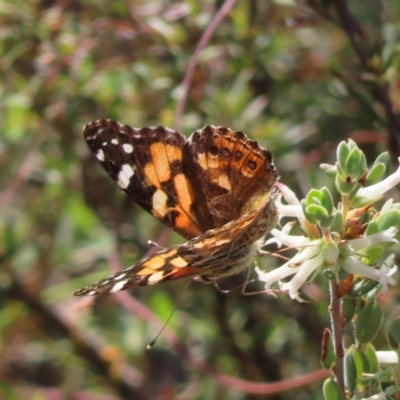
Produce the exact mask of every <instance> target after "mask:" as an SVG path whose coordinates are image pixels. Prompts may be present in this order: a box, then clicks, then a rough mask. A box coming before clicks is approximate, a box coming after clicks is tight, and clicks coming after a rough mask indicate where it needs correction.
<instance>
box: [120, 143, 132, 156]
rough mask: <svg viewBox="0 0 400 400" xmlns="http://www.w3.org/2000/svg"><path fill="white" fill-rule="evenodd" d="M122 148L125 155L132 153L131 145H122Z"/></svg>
mask: <svg viewBox="0 0 400 400" xmlns="http://www.w3.org/2000/svg"><path fill="white" fill-rule="evenodd" d="M122 148H123V149H124V152H125V153H127V154H130V153H132V151H133V146H132V145H131V144H129V143H124V144H123V145H122Z"/></svg>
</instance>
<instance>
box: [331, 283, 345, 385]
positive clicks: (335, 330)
mask: <svg viewBox="0 0 400 400" xmlns="http://www.w3.org/2000/svg"><path fill="white" fill-rule="evenodd" d="M329 289H330V296H331V301H330V304H329V313H330V316H331V331H332V337H333V347H334V349H335V356H336V361H335V371H334V372H335V375H336V381H337V383H338V385H339V386H340V387H341V388H342V390H343V392H344V362H343V361H344V351H343V325H342V318H341V307H340V306H341V300H340V297H339V290H338V289H339V288H338V284H337V283H336V281H335V280H330V281H329Z"/></svg>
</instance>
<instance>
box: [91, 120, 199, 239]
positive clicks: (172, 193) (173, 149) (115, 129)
mask: <svg viewBox="0 0 400 400" xmlns="http://www.w3.org/2000/svg"><path fill="white" fill-rule="evenodd" d="M84 136H85V139H86V141H87V143H88V145H89V147H90V149H91V150H92V152H93V153H94V155H95V156H96V158H97V159H98V160H99V161H100V163H101V164H102V165H103V167H104V169H105V170H106V171H107V172H108V173H109V174H110V176H111V177H112V178H113V179H114V180H115V181H116V182H117V184H118V186H119V187H120V188H121V189H122V190H123V191H124V192H126V193H127V194H128V195H129V196H131V197H132V198H133V199H134V200H135V201H136V202H137V203H138V204H139V205H140V206H142V207H143V208H144V209H145V210H146V211H148V212H150V213H151V214H152V215H154V216H155V217H156V218H158V219H159V220H161V221H162V222H164V223H165V224H166V225H167V226H168V227H169V228H171V229H173V230H175V231H176V232H178V233H179V234H181V235H182V236H184V237H186V238H188V239H189V238H192V237H195V236H198V235H199V234H201V229H200V226H199V223H198V221H197V218H196V216H195V215H194V214H193V212H192V210H191V204H192V203H193V202H194V191H193V187H192V184H191V183H190V181H189V180H188V179H187V177H186V175H185V174H183V166H182V151H183V147H184V144H185V142H186V139H185V137H184V136H183V135H182V134H180V133H179V132H176V131H173V130H170V129H168V128H164V127H154V128H153V127H150V128H141V129H134V128H131V127H130V126H127V125H122V124H120V123H118V122H115V121H112V120H100V121H96V122H93V123H91V124H89V125H87V126H86V127H85V129H84Z"/></svg>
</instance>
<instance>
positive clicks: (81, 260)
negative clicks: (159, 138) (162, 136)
mask: <svg viewBox="0 0 400 400" xmlns="http://www.w3.org/2000/svg"><path fill="white" fill-rule="evenodd" d="M223 4H224V3H223V2H222V1H211V0H201V1H194V0H184V1H181V2H176V1H161V0H152V1H144V0H142V1H137V2H136V1H135V2H129V1H122V0H113V1H100V0H59V1H51V0H42V1H39V0H34V1H22V0H17V1H11V0H2V1H1V2H0V54H1V57H0V71H1V75H2V79H1V82H0V127H1V131H0V168H1V169H0V190H1V195H0V196H1V197H0V261H1V266H0V268H1V269H0V391H2V393H3V395H4V396H5V398H8V399H22V398H24V399H31V398H32V399H33V398H35V399H42V398H43V399H53V398H54V399H56V398H57V399H58V398H61V397H62V396H65V398H67V397H68V396H69V395H71V396H72V395H75V396H76V398H84V399H92V398H93V399H115V398H128V399H134V398H135V399H136V398H137V399H141V398H143V399H147V398H159V399H251V398H264V397H265V396H266V395H261V394H258V395H256V394H254V393H249V390H247V389H246V388H247V386H246V381H248V382H263V383H266V382H279V381H282V380H284V379H288V378H291V377H301V376H302V375H304V374H306V373H309V372H312V371H315V370H318V369H319V368H320V366H319V355H320V342H321V337H322V331H323V329H324V327H326V326H327V325H328V317H327V309H326V308H327V292H326V290H325V286H324V285H323V283H321V284H320V285H319V284H318V282H317V284H316V285H315V286H314V285H311V286H310V287H308V288H307V295H308V296H309V298H310V299H311V302H310V303H304V304H300V303H296V302H292V301H290V299H288V298H287V297H286V296H285V295H279V297H278V298H273V297H271V296H268V295H258V296H250V297H244V296H242V295H241V294H240V293H239V292H232V293H230V294H228V295H224V294H222V293H220V292H218V291H217V290H216V289H215V288H213V287H211V286H210V287H209V286H205V285H201V284H196V283H194V284H191V285H190V287H189V288H188V289H187V290H186V291H184V292H183V289H184V287H185V283H184V282H176V283H171V284H168V285H162V286H158V287H150V288H142V289H138V290H134V291H131V292H130V294H125V295H122V296H117V295H115V296H108V297H105V298H99V299H95V301H94V304H93V307H90V306H87V307H85V306H84V303H82V300H81V299H78V298H75V297H73V296H72V295H71V293H72V292H73V291H74V290H77V289H79V288H81V287H82V286H84V285H86V284H90V283H92V282H94V281H96V280H98V279H101V278H103V277H105V276H108V275H109V274H110V273H111V271H110V265H121V266H125V267H126V266H129V265H130V264H132V263H134V262H135V261H138V260H140V259H141V258H142V257H143V256H144V255H145V254H146V253H147V252H148V251H149V246H148V244H147V240H149V239H152V240H154V241H157V242H158V243H160V244H162V245H164V246H165V245H168V244H171V243H181V242H183V239H182V238H179V237H177V236H176V235H172V236H170V237H168V236H166V234H165V230H164V227H163V226H161V224H160V223H158V222H157V221H155V219H154V218H152V217H151V216H149V215H147V214H146V213H145V212H144V211H142V210H141V209H139V207H137V206H136V205H134V204H133V203H132V202H131V201H130V200H129V199H127V198H126V197H125V196H124V195H122V194H121V193H120V192H119V191H118V188H117V186H116V185H115V184H114V183H113V182H112V181H111V179H109V177H108V176H106V174H105V173H104V172H103V170H102V168H101V167H100V165H99V164H98V163H97V162H96V160H94V158H93V157H92V156H91V155H90V154H89V151H88V149H87V146H86V144H85V142H84V140H83V137H82V133H81V132H82V127H83V126H84V125H85V124H86V123H88V122H90V121H93V120H96V119H99V118H104V117H110V118H113V119H117V120H119V121H121V122H123V123H125V124H131V125H133V126H146V125H166V126H169V127H179V129H180V130H181V131H182V132H184V133H185V134H187V135H189V134H190V133H191V132H192V131H193V130H195V129H198V128H200V127H202V126H204V125H207V124H214V125H224V126H229V127H231V128H232V129H234V130H243V131H245V132H246V134H248V135H249V136H250V137H251V138H252V139H254V140H257V141H259V142H260V144H262V145H263V146H265V147H267V148H269V149H270V150H271V151H272V152H273V154H274V156H275V160H276V164H277V167H278V169H279V171H280V174H281V180H282V181H283V182H284V183H286V184H287V185H289V186H290V187H291V188H293V189H295V190H296V191H297V193H298V194H299V196H302V195H303V194H304V193H306V191H307V190H308V189H309V188H310V187H311V186H317V187H318V186H320V185H322V184H323V182H324V175H323V174H322V172H320V171H319V169H318V165H319V163H321V162H333V161H334V160H335V154H334V149H335V148H336V145H337V143H338V142H339V141H340V140H343V139H346V138H348V137H350V136H351V137H353V138H354V139H355V140H356V141H357V142H358V144H359V145H360V146H361V147H362V148H363V150H364V151H366V152H367V155H368V154H369V155H370V156H371V159H372V157H373V156H376V155H377V154H378V153H379V152H381V151H383V150H385V149H389V150H390V151H391V154H392V155H393V157H398V156H399V151H398V149H399V145H398V144H399V137H400V121H399V117H398V108H399V104H400V97H399V94H398V88H399V86H400V79H399V64H400V57H399V54H400V48H399V38H400V25H399V16H400V6H399V3H398V2H397V1H395V0H392V1H390V0H386V1H368V2H364V1H356V0H351V1H345V0H343V1H341V0H328V1H323V0H321V1H318V0H317V1H312V0H309V1H308V2H307V1H306V2H305V3H294V2H291V1H283V0H282V1H275V2H274V1H261V0H252V1H238V2H237V3H236V4H235V5H234V6H233V7H232V9H231V10H230V12H229V14H228V16H227V17H226V18H225V19H224V20H223V21H222V22H221V24H220V25H219V26H218V28H217V30H216V32H215V33H214V35H213V36H212V37H211V40H210V42H209V43H208V44H207V45H206V47H205V48H204V49H203V51H202V53H201V56H200V59H199V62H198V65H197V68H196V71H195V74H194V79H193V81H192V83H191V88H190V92H189V96H188V101H187V104H186V107H185V109H184V113H183V115H182V116H181V117H179V118H178V119H176V109H177V103H178V101H179V99H180V98H181V94H182V81H183V77H184V74H185V72H186V70H187V68H188V64H189V62H190V60H191V58H192V56H193V52H194V49H195V47H196V45H197V44H198V42H199V40H200V38H201V36H202V35H203V34H204V31H205V30H206V29H207V27H208V26H209V24H210V21H211V20H212V18H213V17H214V16H215V13H216V11H217V10H218V9H219V8H220V7H221V6H222V5H223ZM118 256H120V258H121V260H119V257H118ZM275 263H276V261H274V260H273V259H268V260H266V259H262V260H259V264H260V265H261V266H263V267H265V268H273V267H274V265H275ZM238 282H240V281H238ZM258 289H262V286H261V285H259V287H258ZM182 292H183V294H182ZM132 296H133V297H132ZM180 296H181V297H180ZM178 298H179V302H178V310H177V311H176V312H175V314H174V316H173V317H172V319H171V321H170V322H169V324H168V326H167V328H166V331H165V332H164V333H163V334H162V335H161V337H160V339H159V340H158V342H157V343H156V344H155V347H154V348H153V350H151V351H150V352H148V351H146V349H145V348H146V345H147V343H149V342H150V341H151V340H152V339H153V338H154V337H155V335H156V334H157V332H158V331H159V329H160V325H159V324H158V323H157V320H156V318H157V317H156V316H158V317H159V318H160V320H161V321H165V320H166V319H167V318H168V316H169V314H170V313H171V310H172V309H173V307H174V304H175V303H176V301H177V299H178ZM134 299H136V300H134ZM398 301H399V298H398V295H397V299H396V297H395V295H394V294H392V295H389V296H388V297H387V299H386V302H385V305H386V307H387V309H388V310H390V309H391V308H392V307H394V305H395V304H397V303H398ZM154 321H156V322H154ZM378 346H381V347H384V348H385V346H386V344H385V342H384V339H383V337H382V338H380V339H378ZM221 374H224V375H221ZM229 376H230V377H236V378H240V379H242V381H240V382H239V381H236V383H234V382H233V381H232V380H229V379H228V378H229ZM224 379H225V380H224ZM250 392H251V391H250ZM280 392H282V393H276V394H274V395H273V396H272V397H269V398H273V399H299V400H300V399H314V398H315V399H318V398H320V396H321V381H316V382H315V383H314V384H312V385H308V386H306V387H302V388H301V389H297V390H296V391H291V392H290V391H289V392H284V391H283V390H280ZM71 398H75V397H71Z"/></svg>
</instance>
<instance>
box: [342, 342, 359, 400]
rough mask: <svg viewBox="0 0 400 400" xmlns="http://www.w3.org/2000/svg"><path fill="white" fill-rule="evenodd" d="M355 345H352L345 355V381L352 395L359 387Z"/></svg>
mask: <svg viewBox="0 0 400 400" xmlns="http://www.w3.org/2000/svg"><path fill="white" fill-rule="evenodd" d="M354 351H355V348H354V347H350V348H349V349H348V350H347V351H346V353H345V355H344V381H345V384H346V387H347V390H348V391H349V392H350V397H351V396H352V395H353V393H354V390H355V389H356V387H357V370H356V363H355V360H354Z"/></svg>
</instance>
